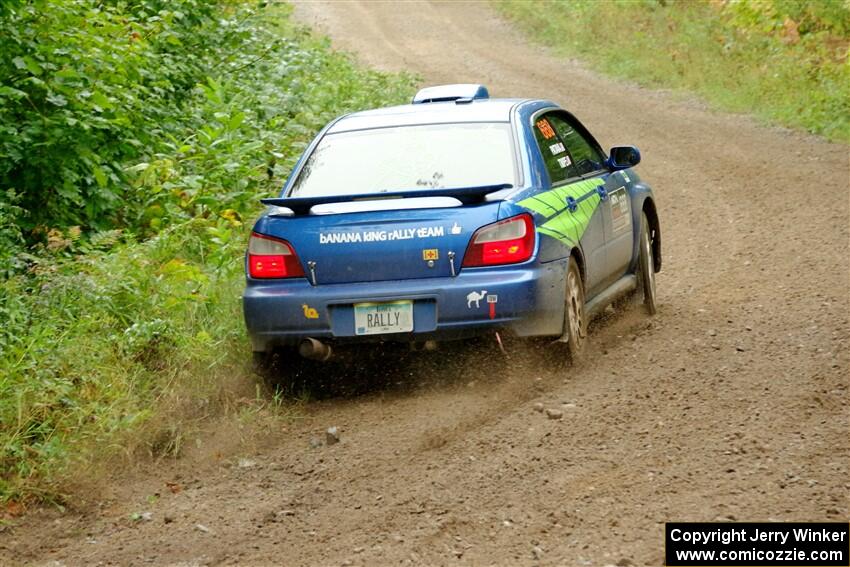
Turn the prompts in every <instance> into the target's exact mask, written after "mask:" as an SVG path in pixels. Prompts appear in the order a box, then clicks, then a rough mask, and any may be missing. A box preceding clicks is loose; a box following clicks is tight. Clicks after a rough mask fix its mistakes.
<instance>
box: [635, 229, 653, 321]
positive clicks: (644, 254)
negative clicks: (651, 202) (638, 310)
mask: <svg viewBox="0 0 850 567" xmlns="http://www.w3.org/2000/svg"><path fill="white" fill-rule="evenodd" d="M639 238H640V240H639V241H638V265H637V270H636V271H635V275H636V276H637V285H638V289H637V291H638V293H637V297H639V298H641V299H642V303H643V308H644V310H645V311H646V312H647V314H649V315H655V313H656V311H657V310H658V306H657V300H656V291H655V258H654V257H653V252H652V238H651V237H650V233H649V220H648V219H647V218H646V213H641V215H640V237H639Z"/></svg>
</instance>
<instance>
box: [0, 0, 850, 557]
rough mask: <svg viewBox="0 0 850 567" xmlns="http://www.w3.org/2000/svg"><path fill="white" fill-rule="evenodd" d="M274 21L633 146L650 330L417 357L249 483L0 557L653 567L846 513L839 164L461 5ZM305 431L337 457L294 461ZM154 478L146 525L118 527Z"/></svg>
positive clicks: (213, 469) (628, 316) (27, 542)
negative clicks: (551, 412) (696, 544)
mask: <svg viewBox="0 0 850 567" xmlns="http://www.w3.org/2000/svg"><path fill="white" fill-rule="evenodd" d="M296 15H297V17H299V18H301V19H302V20H303V21H305V22H307V23H311V24H315V25H317V26H318V27H319V28H320V29H322V30H324V31H326V32H327V33H328V34H329V35H330V36H331V37H332V39H333V41H334V44H335V45H336V46H338V47H340V48H344V49H350V50H352V51H354V52H356V53H357V54H358V56H359V57H360V58H361V59H362V60H363V61H365V62H366V63H368V64H371V65H375V66H378V67H381V68H384V69H389V70H409V71H414V72H417V73H419V74H420V75H421V76H422V77H423V79H424V81H423V82H424V83H425V84H435V83H442V82H483V83H485V84H487V85H488V86H489V87H490V88H491V92H492V93H493V95H494V96H542V97H547V98H551V99H553V100H555V101H558V102H561V103H562V104H564V105H565V106H566V107H567V108H568V109H570V110H572V111H573V112H574V113H575V114H576V115H577V116H579V118H581V119H582V121H584V122H585V123H587V124H588V126H589V127H590V129H591V130H592V131H593V132H594V133H596V134H597V135H598V136H599V138H600V140H601V141H602V142H603V144H606V145H613V144H615V143H635V144H637V145H638V146H640V148H641V150H642V151H643V155H644V161H643V163H642V164H641V165H640V166H639V171H640V173H641V175H643V176H645V177H646V178H647V179H648V180H649V182H650V183H652V185H653V187H654V188H655V189H656V193H657V198H658V201H659V211H660V215H661V221H662V230H663V237H664V241H663V245H664V271H663V272H662V273H661V274H659V278H658V286H659V300H660V311H659V314H658V316H657V317H655V318H654V319H652V320H648V319H646V318H644V317H643V316H642V315H641V314H640V313H638V312H637V311H636V310H633V311H629V312H627V313H621V314H616V315H613V316H611V317H609V318H608V319H606V320H604V321H602V322H600V323H598V324H596V325H595V329H594V332H593V334H592V341H591V342H592V345H591V348H592V351H593V352H592V354H591V356H590V357H589V360H588V362H586V363H585V364H583V365H582V366H580V367H577V368H573V369H571V370H569V371H566V372H564V371H557V370H553V369H551V368H548V367H546V366H545V365H542V364H541V363H540V362H539V361H538V360H537V358H536V354H535V353H534V352H533V351H530V352H518V353H515V355H514V358H512V359H511V361H510V363H508V362H507V361H505V360H504V359H502V358H500V357H497V356H494V354H493V353H492V352H489V351H488V352H480V353H479V352H464V351H463V350H462V349H456V348H449V349H447V350H445V351H441V354H439V355H438V356H437V357H434V358H429V359H416V361H414V363H412V364H410V365H409V366H406V367H405V366H402V367H401V369H396V370H393V371H392V375H391V376H389V377H387V378H386V386H385V387H383V388H379V389H377V390H376V391H373V392H372V393H369V394H366V395H363V396H360V397H356V398H353V399H337V400H327V401H320V402H313V403H311V404H308V406H307V408H306V412H307V415H306V416H305V418H304V419H303V420H301V421H299V422H294V423H292V424H291V425H289V426H287V427H286V430H285V431H281V432H280V434H279V436H275V435H271V436H270V438H269V439H268V440H267V441H266V443H265V444H264V445H262V446H259V447H258V448H257V450H256V452H255V454H254V455H252V456H251V457H250V458H251V459H252V460H253V461H254V464H253V465H252V466H250V467H239V466H238V465H237V464H235V463H233V462H229V461H228V462H226V463H219V462H215V461H210V460H204V459H195V460H191V459H189V460H187V461H184V462H182V463H177V464H168V465H166V464H163V465H162V466H161V468H159V469H157V470H154V471H151V472H149V473H148V475H147V477H142V478H134V479H133V480H132V481H131V482H126V483H125V484H126V486H122V485H115V486H110V487H105V492H104V502H105V503H104V505H103V506H102V507H101V508H99V509H98V510H96V511H94V512H92V511H89V512H87V513H81V514H70V515H58V514H55V513H51V512H49V511H45V512H42V513H40V514H37V515H34V516H32V517H31V518H29V519H27V520H26V521H25V522H24V523H22V524H21V525H20V526H18V527H15V528H13V529H12V530H11V531H10V533H7V534H0V538H1V539H0V559H3V558H4V557H8V558H10V559H12V560H17V561H22V562H38V561H42V560H48V559H57V560H61V561H64V562H65V563H66V564H68V565H76V564H94V563H102V564H121V565H147V564H172V563H176V562H185V564H198V565H200V564H280V563H285V564H292V565H298V564H305V565H306V564H323V565H332V564H336V565H339V564H365V565H382V564H398V563H408V564H422V563H425V564H434V565H437V564H440V565H442V564H475V565H478V564H498V565H503V564H538V563H539V564H560V565H602V564H612V563H616V562H618V561H620V562H627V561H626V560H628V561H631V562H633V563H635V564H660V563H661V561H662V553H663V522H665V521H669V520H694V521H699V520H706V521H710V520H715V519H719V518H731V519H738V520H768V519H775V520H824V519H826V520H840V519H846V518H847V517H848V515H850V512H848V502H847V494H848V491H850V484H849V483H848V480H847V470H848V460H849V459H850V457H848V442H847V439H848V435H847V434H848V428H847V423H848V418H850V410H848V401H847V382H848V378H847V376H848V337H850V324H848V300H850V293H848V291H850V285H848V283H850V282H848V274H850V261H849V260H848V258H850V254H848V240H850V237H849V236H848V230H850V203H848V183H850V171H849V170H850V168H848V152H847V148H846V146H841V145H838V144H830V143H827V142H825V141H823V140H821V139H818V138H815V137H810V136H806V135H803V134H799V133H793V132H788V131H785V130H782V129H778V128H767V127H762V126H759V125H757V124H755V123H754V122H753V121H752V120H750V119H748V118H746V117H742V116H735V115H729V114H723V113H718V112H712V111H710V110H707V109H705V108H704V107H703V106H702V105H701V104H700V103H697V102H694V101H691V100H681V97H674V96H671V95H669V94H666V93H659V92H654V91H649V90H645V89H640V88H638V87H635V86H633V85H630V84H627V83H622V82H616V81H612V80H610V79H606V78H603V77H599V76H597V75H595V74H594V73H592V72H590V71H588V70H586V69H584V68H582V67H581V66H580V65H578V64H575V63H573V62H569V61H564V60H560V59H558V58H555V57H553V56H552V55H551V54H549V53H548V52H547V51H546V50H544V49H541V48H538V47H536V46H533V45H529V44H528V43H527V42H526V40H525V38H523V37H522V36H521V35H520V34H518V33H517V32H516V31H515V30H513V29H512V28H511V27H510V26H508V25H507V24H505V23H504V22H502V21H501V20H500V19H499V18H497V17H496V16H495V15H494V14H493V12H492V11H491V10H490V9H489V7H488V6H487V5H486V4H483V3H461V2H456V3H390V2H375V3H367V2H348V3H341V2H340V3H304V4H298V5H297V8H296ZM396 382H403V383H406V384H407V385H401V386H398V385H396ZM534 402H542V403H544V404H546V406H547V407H557V408H561V409H563V411H564V413H565V416H564V419H563V420H561V421H555V420H547V419H546V417H545V416H543V415H542V414H540V413H537V412H535V411H534V410H533V409H532V405H533V403H534ZM329 425H338V426H339V427H340V428H341V430H342V438H343V441H342V443H340V444H338V445H334V446H330V447H322V448H318V449H311V448H310V444H309V441H310V438H311V437H313V436H316V435H321V434H322V431H323V430H324V428H326V427H327V426H329ZM178 477H179V478H178ZM175 479H176V480H178V481H179V482H181V483H183V485H184V486H185V488H184V490H183V491H182V492H180V493H179V494H176V495H171V494H168V493H165V494H163V495H162V497H161V498H160V500H159V501H157V502H156V504H155V505H153V506H151V509H152V511H153V520H152V521H150V522H131V521H130V520H128V519H127V518H128V516H129V514H130V513H131V512H133V511H136V510H138V509H140V508H143V507H145V506H146V504H145V497H146V496H147V495H149V494H152V493H153V492H156V491H160V492H162V487H163V486H164V483H165V482H166V481H173V480H175ZM166 516H168V517H169V518H171V521H170V522H169V523H165V521H164V518H165V517H166ZM198 523H200V524H202V525H204V526H206V527H208V528H209V529H210V531H211V533H206V532H203V531H200V530H198V529H197V528H196V527H195V525H196V524H198ZM535 548H537V549H535ZM4 554H5V555H4ZM535 554H536V556H537V557H538V558H539V559H535Z"/></svg>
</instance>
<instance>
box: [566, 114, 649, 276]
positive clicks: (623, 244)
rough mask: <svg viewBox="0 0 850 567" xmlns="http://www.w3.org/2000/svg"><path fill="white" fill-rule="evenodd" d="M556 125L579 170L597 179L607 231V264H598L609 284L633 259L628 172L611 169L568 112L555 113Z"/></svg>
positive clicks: (605, 260)
mask: <svg viewBox="0 0 850 567" xmlns="http://www.w3.org/2000/svg"><path fill="white" fill-rule="evenodd" d="M552 122H553V125H554V127H555V130H556V132H557V133H558V135H559V136H560V137H561V139H562V140H563V141H564V146H565V147H566V149H567V151H568V152H569V153H570V156H571V157H572V160H573V163H574V165H575V168H576V174H577V175H579V176H580V177H581V178H593V179H598V180H599V181H601V182H603V183H604V184H603V185H602V186H601V190H599V204H600V206H599V213H600V215H601V217H602V219H601V220H602V223H601V224H602V227H603V231H604V243H603V248H604V251H605V253H604V265H603V266H599V267H598V270H599V272H600V274H601V275H600V283H601V285H603V286H607V285H608V284H610V283H612V282H613V281H615V280H616V279H618V278H619V277H621V276H622V275H623V274H624V273H625V272H626V270H627V269H628V267H629V264H630V263H631V259H632V244H633V238H634V236H633V230H632V211H631V199H630V196H629V190H628V189H629V184H630V182H631V180H630V179H629V178H628V175H627V174H626V175H624V174H623V173H621V172H617V173H611V171H610V170H609V169H608V167H607V165H606V160H605V154H604V153H603V152H602V149H601V148H600V147H599V144H598V143H597V142H596V140H594V139H593V136H591V135H590V133H589V132H588V131H587V130H586V129H585V128H584V127H583V126H582V125H581V123H580V122H579V121H578V120H577V119H575V118H574V117H573V116H570V115H569V114H567V113H563V114H559V115H558V116H556V117H554V118H553V120H552Z"/></svg>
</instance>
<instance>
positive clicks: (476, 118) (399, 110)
mask: <svg viewBox="0 0 850 567" xmlns="http://www.w3.org/2000/svg"><path fill="white" fill-rule="evenodd" d="M524 102H528V99H521V98H491V99H474V100H469V99H466V100H464V101H462V102H455V101H448V102H428V103H425V104H421V103H420V104H402V105H399V106H389V107H386V108H376V109H374V110H364V111H362V112H354V113H352V114H347V115H345V116H343V117H342V118H340V119H339V120H337V121H336V122H335V123H334V124H333V125H332V126H331V127H330V128H329V129H328V131H327V132H326V133H327V134H336V133H338V132H350V131H353V130H365V129H370V128H388V127H391V126H413V125H417V124H451V123H458V122H510V120H511V110H512V109H513V108H514V107H515V106H517V105H518V104H521V103H524Z"/></svg>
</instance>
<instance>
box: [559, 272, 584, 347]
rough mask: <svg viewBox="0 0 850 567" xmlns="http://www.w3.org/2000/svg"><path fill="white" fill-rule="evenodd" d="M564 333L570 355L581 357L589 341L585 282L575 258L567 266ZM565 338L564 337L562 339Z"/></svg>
mask: <svg viewBox="0 0 850 567" xmlns="http://www.w3.org/2000/svg"><path fill="white" fill-rule="evenodd" d="M564 311H565V321H564V327H565V329H564V335H565V337H564V338H565V339H566V340H565V341H564V342H566V344H567V350H568V351H569V356H570V358H571V359H572V360H573V361H576V360H578V359H579V358H581V355H582V353H583V352H584V346H585V343H586V342H587V317H586V315H585V310H584V282H583V281H582V279H581V271H580V270H579V268H578V263H577V262H576V260H575V258H572V257H571V258H570V264H569V267H568V268H567V290H566V308H565V309H564ZM562 340H563V339H562Z"/></svg>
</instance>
